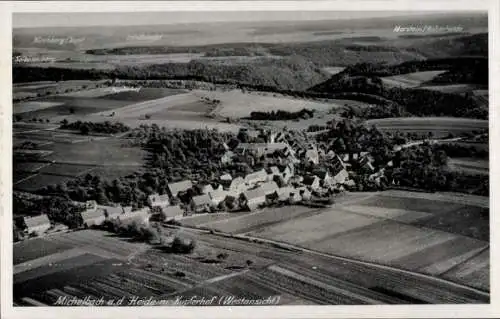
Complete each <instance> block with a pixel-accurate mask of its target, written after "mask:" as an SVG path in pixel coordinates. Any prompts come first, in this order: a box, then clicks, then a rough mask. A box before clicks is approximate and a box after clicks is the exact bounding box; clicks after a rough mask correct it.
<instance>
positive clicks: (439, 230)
mask: <svg viewBox="0 0 500 319" xmlns="http://www.w3.org/2000/svg"><path fill="white" fill-rule="evenodd" d="M367 208H369V206H367ZM343 211H344V212H345V213H348V214H354V215H359V216H363V217H370V218H374V219H378V220H381V221H388V222H394V223H396V224H402V225H405V226H409V227H414V228H417V229H422V230H429V231H431V232H436V233H444V234H450V235H453V236H456V237H458V238H467V239H470V240H476V241H479V242H483V243H485V244H488V242H486V241H484V240H481V239H477V238H473V237H469V236H465V235H462V234H455V233H452V232H448V231H444V230H441V229H437V228H432V227H428V226H421V225H413V224H412V223H405V222H402V221H399V220H396V219H392V218H390V217H382V216H375V215H370V214H365V213H360V212H356V211H354V210H349V209H348V208H347V209H346V208H345V207H344V208H343ZM488 245H489V244H488Z"/></svg>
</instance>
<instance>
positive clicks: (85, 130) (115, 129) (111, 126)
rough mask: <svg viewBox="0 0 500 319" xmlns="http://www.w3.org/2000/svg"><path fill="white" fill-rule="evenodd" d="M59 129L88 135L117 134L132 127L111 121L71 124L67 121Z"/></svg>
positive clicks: (62, 122) (63, 121)
mask: <svg viewBox="0 0 500 319" xmlns="http://www.w3.org/2000/svg"><path fill="white" fill-rule="evenodd" d="M59 128H60V129H63V130H74V131H78V132H80V134H82V135H88V134H89V133H101V134H117V133H123V132H127V131H129V130H130V127H128V126H126V125H124V124H123V123H120V122H114V123H111V122H109V121H105V122H103V123H94V122H82V121H76V122H72V123H69V122H68V120H66V119H64V120H62V121H61V126H60V127H59Z"/></svg>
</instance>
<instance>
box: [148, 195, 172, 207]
mask: <svg viewBox="0 0 500 319" xmlns="http://www.w3.org/2000/svg"><path fill="white" fill-rule="evenodd" d="M148 205H149V206H150V207H151V208H156V207H163V206H168V205H170V199H169V197H168V194H163V195H159V194H153V195H149V196H148Z"/></svg>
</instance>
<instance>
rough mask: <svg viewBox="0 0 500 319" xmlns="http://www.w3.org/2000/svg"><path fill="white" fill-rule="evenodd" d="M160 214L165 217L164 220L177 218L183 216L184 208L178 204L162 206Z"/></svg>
mask: <svg viewBox="0 0 500 319" xmlns="http://www.w3.org/2000/svg"><path fill="white" fill-rule="evenodd" d="M161 214H162V215H163V217H164V218H165V220H164V221H166V222H167V221H169V220H173V219H178V218H181V217H183V216H184V210H183V209H182V208H181V207H180V206H179V205H176V206H166V207H162V209H161Z"/></svg>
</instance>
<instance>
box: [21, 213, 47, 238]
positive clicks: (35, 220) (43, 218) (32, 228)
mask: <svg viewBox="0 0 500 319" xmlns="http://www.w3.org/2000/svg"><path fill="white" fill-rule="evenodd" d="M24 223H25V225H26V231H27V232H28V234H31V233H36V234H38V235H40V234H43V233H45V232H46V231H47V230H48V229H49V228H50V220H49V217H48V216H47V215H45V214H43V215H38V216H33V217H24Z"/></svg>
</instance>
